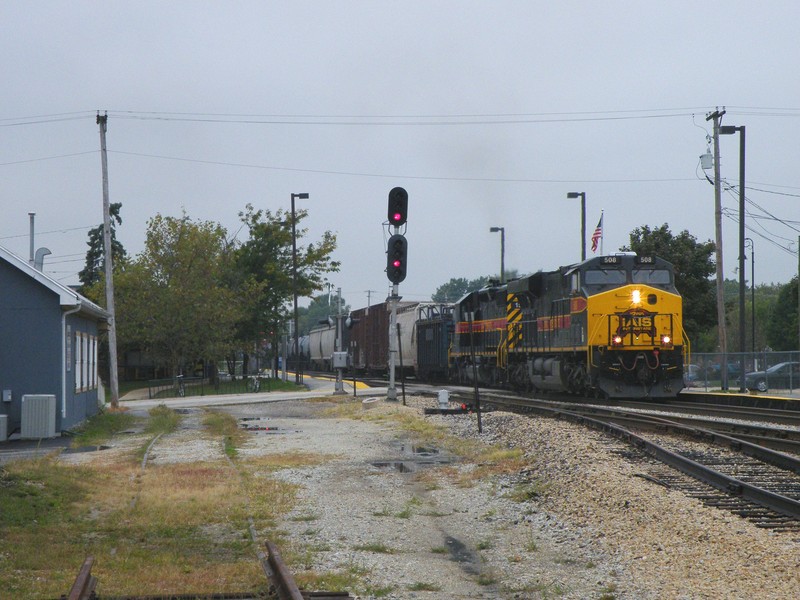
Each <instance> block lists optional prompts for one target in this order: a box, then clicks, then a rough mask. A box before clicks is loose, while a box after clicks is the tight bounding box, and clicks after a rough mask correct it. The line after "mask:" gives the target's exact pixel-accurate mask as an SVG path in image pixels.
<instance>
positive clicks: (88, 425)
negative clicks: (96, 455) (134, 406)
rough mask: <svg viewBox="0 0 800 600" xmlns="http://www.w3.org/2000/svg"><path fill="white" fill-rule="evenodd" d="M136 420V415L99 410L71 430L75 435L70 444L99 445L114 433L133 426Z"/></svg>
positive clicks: (75, 445) (79, 445)
mask: <svg viewBox="0 0 800 600" xmlns="http://www.w3.org/2000/svg"><path fill="white" fill-rule="evenodd" d="M137 421H138V419H137V418H136V417H134V416H133V415H130V414H128V413H124V412H110V411H106V410H101V411H100V412H99V413H97V414H96V415H95V416H93V417H92V418H91V419H89V420H88V421H86V422H85V423H83V424H81V425H80V426H79V427H78V428H77V429H75V431H73V433H74V434H75V437H74V439H73V442H72V445H73V446H74V447H76V448H77V447H81V446H100V445H101V444H105V443H106V442H108V440H110V439H111V438H112V437H113V436H114V435H116V434H118V433H120V432H122V431H125V430H126V429H130V428H131V427H133V426H134V425H135V424H136V422H137Z"/></svg>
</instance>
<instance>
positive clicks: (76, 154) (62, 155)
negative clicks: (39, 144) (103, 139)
mask: <svg viewBox="0 0 800 600" xmlns="http://www.w3.org/2000/svg"><path fill="white" fill-rule="evenodd" d="M97 152H98V151H97V150H87V151H85V152H73V153H72V154H58V155H55V156H40V157H39V158H27V159H24V160H13V161H11V162H4V163H0V167H4V166H7V165H21V164H25V163H32V162H40V161H44V160H55V159H58V158H71V157H73V156H84V155H86V154H97Z"/></svg>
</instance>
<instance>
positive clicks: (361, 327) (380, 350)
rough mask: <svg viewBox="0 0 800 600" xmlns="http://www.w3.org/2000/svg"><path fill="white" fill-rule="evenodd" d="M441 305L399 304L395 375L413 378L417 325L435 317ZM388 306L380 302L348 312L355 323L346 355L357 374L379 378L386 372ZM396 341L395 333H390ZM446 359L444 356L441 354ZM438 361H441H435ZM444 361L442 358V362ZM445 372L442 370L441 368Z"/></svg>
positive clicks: (415, 366) (387, 359)
mask: <svg viewBox="0 0 800 600" xmlns="http://www.w3.org/2000/svg"><path fill="white" fill-rule="evenodd" d="M443 306H446V305H441V304H439V303H433V302H399V303H398V306H397V326H399V331H400V338H399V351H400V352H399V354H398V355H397V360H396V361H395V373H396V374H400V373H401V369H402V373H403V374H404V375H407V376H414V375H416V373H417V369H418V360H419V358H418V345H417V338H418V324H419V322H420V320H421V319H423V317H426V318H427V317H428V316H430V315H434V314H435V315H439V314H440V313H441V312H442V311H443V310H445V309H444V308H443ZM390 314H391V304H390V303H389V302H381V303H380V304H375V305H372V306H369V307H367V308H361V309H358V310H354V311H352V312H351V313H350V317H351V319H352V321H353V322H354V323H355V324H354V325H353V327H352V329H351V331H350V337H349V346H348V352H349V353H350V356H351V361H352V362H351V364H352V366H353V368H354V369H355V371H356V372H357V373H361V374H373V375H381V374H385V373H387V372H388V369H389V333H390V332H389V318H390ZM392 335H394V336H395V340H397V331H395V332H392ZM445 356H446V354H445ZM439 360H441V359H439ZM445 360H446V359H445ZM445 370H446V369H445Z"/></svg>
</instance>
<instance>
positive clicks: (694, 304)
mask: <svg viewBox="0 0 800 600" xmlns="http://www.w3.org/2000/svg"><path fill="white" fill-rule="evenodd" d="M630 240H631V243H630V246H624V247H623V248H622V250H623V251H633V252H636V253H637V254H639V255H656V256H660V257H661V258H663V259H665V260H667V261H669V262H671V263H672V265H673V267H674V268H675V287H677V288H678V291H679V292H680V293H681V296H682V297H683V327H684V330H685V331H686V334H687V335H688V336H689V339H690V340H691V341H693V342H694V341H695V340H696V339H697V338H698V337H699V336H700V334H701V333H702V332H704V331H707V330H708V329H710V328H712V327H714V326H716V322H717V320H716V310H715V292H714V287H713V285H712V282H711V280H710V279H709V277H710V276H711V275H712V274H713V273H714V271H715V266H714V261H713V260H712V258H711V256H712V254H713V252H714V247H715V246H714V242H712V241H710V240H709V241H707V242H703V243H700V242H698V241H697V239H696V238H695V237H694V236H693V235H691V234H690V233H689V232H688V231H685V230H684V231H682V232H680V233H679V234H678V235H673V234H672V232H671V231H670V230H669V226H668V225H667V224H666V223H664V224H663V225H662V226H661V227H657V228H655V229H650V227H648V226H647V225H642V226H641V227H637V228H636V229H634V230H633V231H632V232H631V233H630Z"/></svg>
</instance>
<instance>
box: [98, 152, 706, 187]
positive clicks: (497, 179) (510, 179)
mask: <svg viewBox="0 0 800 600" xmlns="http://www.w3.org/2000/svg"><path fill="white" fill-rule="evenodd" d="M108 152H109V154H125V155H128V156H139V157H142V158H158V159H162V160H176V161H180V162H189V163H198V164H205V165H218V166H223V167H245V168H248V169H265V170H271V171H290V172H294V173H315V174H322V175H347V176H351V177H380V178H392V179H398V178H403V179H418V180H428V181H484V182H500V183H664V182H677V181H695V179H693V178H691V177H673V178H669V177H666V178H661V179H580V180H575V179H526V178H513V177H443V176H434V175H398V174H389V173H363V172H358V171H331V170H325V169H300V168H296V167H275V166H271V165H257V164H252V163H234V162H227V161H217V160H203V159H197V158H182V157H178V156H165V155H163V154H146V153H142V152H126V151H123V150H109V151H108Z"/></svg>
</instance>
